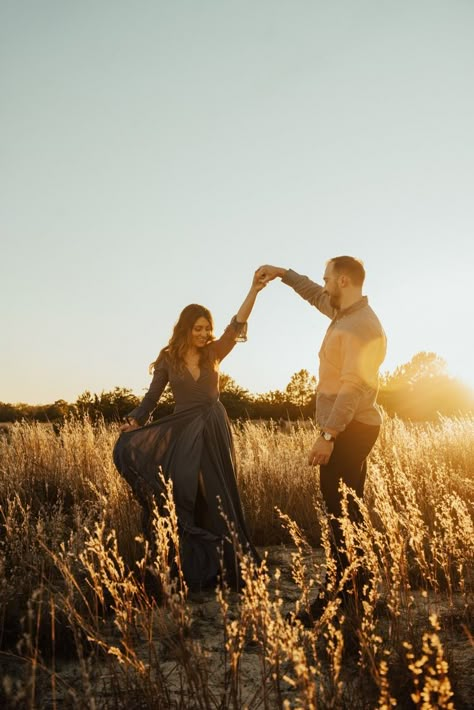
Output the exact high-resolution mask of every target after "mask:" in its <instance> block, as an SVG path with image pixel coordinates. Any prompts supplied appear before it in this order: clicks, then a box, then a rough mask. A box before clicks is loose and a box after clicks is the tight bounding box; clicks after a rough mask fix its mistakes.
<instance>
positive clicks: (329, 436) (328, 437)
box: [319, 429, 336, 442]
mask: <svg viewBox="0 0 474 710" xmlns="http://www.w3.org/2000/svg"><path fill="white" fill-rule="evenodd" d="M319 433H320V434H321V436H322V437H323V439H324V440H325V441H332V442H334V441H336V437H335V436H333V435H332V434H330V433H329V432H328V431H323V430H322V429H320V430H319Z"/></svg>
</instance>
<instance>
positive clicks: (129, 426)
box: [120, 417, 140, 431]
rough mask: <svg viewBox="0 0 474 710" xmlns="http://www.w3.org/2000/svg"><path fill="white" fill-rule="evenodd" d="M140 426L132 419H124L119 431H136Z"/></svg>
mask: <svg viewBox="0 0 474 710" xmlns="http://www.w3.org/2000/svg"><path fill="white" fill-rule="evenodd" d="M139 427H140V424H139V423H138V422H137V420H136V419H134V418H133V417H126V418H125V422H124V423H123V424H122V426H121V427H120V431H132V430H133V429H138V428H139Z"/></svg>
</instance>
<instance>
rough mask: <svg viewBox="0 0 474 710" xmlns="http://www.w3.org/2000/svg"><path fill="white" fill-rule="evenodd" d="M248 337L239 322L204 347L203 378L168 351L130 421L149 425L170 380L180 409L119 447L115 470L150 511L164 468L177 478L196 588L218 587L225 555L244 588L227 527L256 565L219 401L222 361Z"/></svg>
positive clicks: (229, 575)
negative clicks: (176, 362)
mask: <svg viewBox="0 0 474 710" xmlns="http://www.w3.org/2000/svg"><path fill="white" fill-rule="evenodd" d="M245 331H246V324H245V323H238V322H237V321H236V319H235V318H234V319H233V320H232V322H231V323H230V325H229V326H228V327H227V328H226V330H225V331H224V334H223V335H222V336H221V338H219V339H218V340H214V341H213V342H211V343H209V344H208V345H206V346H205V349H204V350H203V353H202V356H201V365H200V376H199V378H198V379H197V380H195V379H194V378H193V376H192V375H191V373H190V372H189V370H188V369H187V368H184V370H183V371H182V372H177V371H176V369H175V368H173V367H172V365H171V363H170V361H169V358H168V355H167V353H166V352H164V353H162V354H161V355H160V357H159V359H158V361H157V363H156V364H155V369H154V375H153V380H152V382H151V385H150V388H149V390H148V392H147V394H146V395H145V397H144V398H143V400H142V402H141V403H140V405H139V406H138V407H137V408H136V409H134V410H133V411H132V412H130V414H129V416H130V417H133V418H135V419H136V420H137V421H138V422H139V423H140V424H142V423H143V422H144V421H146V420H147V419H148V418H149V416H150V413H151V412H152V411H153V409H154V408H155V407H156V404H157V402H158V400H159V398H160V396H161V394H162V392H163V390H164V388H165V386H166V384H167V383H168V382H169V383H170V386H171V389H172V392H173V395H174V399H175V405H176V406H175V409H174V412H173V414H170V415H169V416H166V417H163V418H161V419H159V420H157V421H155V422H152V423H151V424H146V425H145V426H141V427H140V428H139V429H134V430H132V431H128V432H123V433H122V434H121V435H120V437H119V439H118V441H117V443H116V445H115V448H114V453H113V456H114V462H115V465H116V467H117V469H118V471H119V472H120V473H121V474H122V475H123V476H124V478H125V479H126V480H127V481H128V483H129V484H130V485H131V487H132V489H133V491H134V492H135V494H136V495H137V497H138V499H139V500H140V502H141V503H142V505H143V506H144V508H146V507H147V498H148V500H149V494H150V493H153V494H154V495H155V498H156V501H157V502H158V503H159V500H160V494H161V493H162V485H161V484H160V480H159V476H158V473H159V470H160V469H161V470H162V471H163V474H164V475H165V477H166V478H170V479H171V480H172V482H173V492H174V502H175V505H176V512H177V516H178V524H179V533H180V546H181V550H180V553H181V560H182V565H183V572H184V577H185V579H186V582H187V583H188V585H189V586H190V587H191V588H193V589H196V588H202V587H206V586H208V585H210V584H214V583H215V581H216V578H217V576H218V574H219V573H220V561H221V550H223V561H224V568H225V575H226V579H227V581H228V582H229V583H230V584H231V585H232V586H234V587H239V586H240V584H241V578H240V573H239V569H238V564H237V561H236V557H235V552H234V548H233V545H232V543H231V541H230V538H229V528H228V523H230V524H231V525H232V526H233V528H234V529H235V532H236V534H237V538H238V540H239V542H240V544H241V545H242V547H243V549H244V551H245V552H248V553H250V554H252V555H253V556H254V558H255V560H256V561H258V555H257V553H256V551H255V549H254V547H253V545H252V543H251V541H250V538H249V535H248V532H247V528H246V524H245V519H244V514H243V511H242V505H241V502H240V496H239V492H238V489H237V482H236V475H235V472H236V463H235V453H234V446H233V442H232V434H231V431H230V425H229V420H228V417H227V413H226V411H225V408H224V406H223V405H222V403H221V402H220V401H219V363H220V362H221V361H222V360H223V358H224V357H225V356H226V355H227V354H228V353H229V352H230V351H231V350H232V348H233V347H234V345H235V343H236V342H237V341H239V340H245V339H246V338H245ZM222 512H223V513H224V515H225V519H224V517H223V516H222Z"/></svg>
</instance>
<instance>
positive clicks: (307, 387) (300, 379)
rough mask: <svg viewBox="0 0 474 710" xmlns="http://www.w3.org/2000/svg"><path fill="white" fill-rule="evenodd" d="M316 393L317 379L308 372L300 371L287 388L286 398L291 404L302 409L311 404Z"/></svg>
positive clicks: (294, 375) (292, 377)
mask: <svg viewBox="0 0 474 710" xmlns="http://www.w3.org/2000/svg"><path fill="white" fill-rule="evenodd" d="M315 392H316V378H315V377H314V375H310V373H309V372H308V370H298V372H295V373H294V374H293V375H292V376H291V379H290V381H289V382H288V384H287V386H286V396H287V400H288V403H289V404H294V405H295V406H296V407H299V408H300V409H301V408H303V407H306V406H307V405H309V404H311V402H312V400H313V399H314V395H315Z"/></svg>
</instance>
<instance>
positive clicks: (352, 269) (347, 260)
mask: <svg viewBox="0 0 474 710" xmlns="http://www.w3.org/2000/svg"><path fill="white" fill-rule="evenodd" d="M329 263H330V264H332V265H333V267H334V271H335V272H336V273H337V274H338V275H339V274H345V275H346V276H348V277H349V278H350V280H351V281H352V283H353V284H354V286H362V284H363V283H364V279H365V269H364V264H363V263H362V261H360V259H355V258H354V257H353V256H335V257H333V258H332V259H329Z"/></svg>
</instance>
